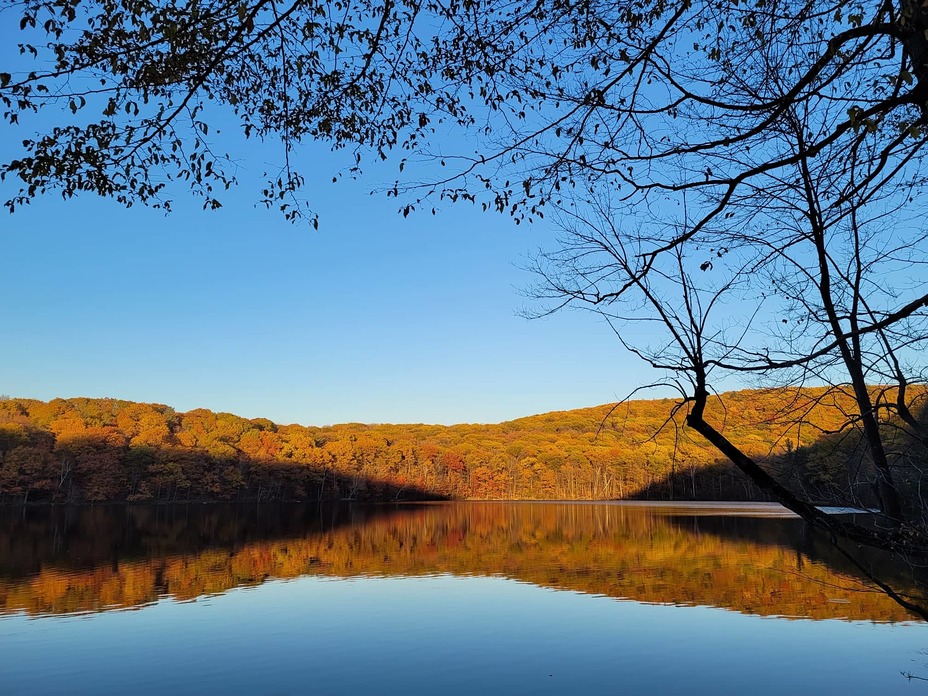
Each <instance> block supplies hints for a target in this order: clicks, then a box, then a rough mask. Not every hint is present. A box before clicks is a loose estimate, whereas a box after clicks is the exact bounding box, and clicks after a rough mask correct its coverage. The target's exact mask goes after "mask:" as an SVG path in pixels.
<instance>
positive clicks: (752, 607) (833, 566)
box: [0, 502, 920, 622]
mask: <svg viewBox="0 0 928 696" xmlns="http://www.w3.org/2000/svg"><path fill="white" fill-rule="evenodd" d="M719 512H720V513H724V512H725V510H724V509H721V508H720V510H719ZM749 514H750V512H747V513H744V514H743V515H742V516H738V517H732V516H726V515H721V516H713V515H711V514H702V515H699V516H698V517H697V516H693V515H691V514H690V515H688V514H686V512H685V511H683V512H682V513H678V514H668V511H667V509H661V508H655V507H650V506H643V505H621V504H571V503H476V502H474V503H432V504H429V503H423V504H401V505H365V504H357V503H356V504H325V505H280V504H261V505H256V504H249V505H183V506H164V505H161V506H103V507H81V508H74V507H58V508H52V507H35V508H27V509H16V508H6V509H4V510H2V511H0V612H2V613H11V612H25V613H27V614H30V615H47V614H62V613H74V612H88V611H101V610H107V609H113V608H127V607H139V606H143V605H146V604H149V603H152V602H155V601H157V600H158V599H159V598H162V597H165V596H169V597H172V598H174V599H177V600H187V599H194V598H196V597H198V596H202V595H208V594H215V593H221V592H226V591H228V590H230V589H233V588H235V587H240V586H247V585H255V584H259V583H261V582H264V581H265V580H267V579H270V578H295V577H299V576H304V575H317V576H327V577H332V578H349V577H358V576H368V575H381V576H424V575H433V574H452V575H458V576H468V575H471V576H474V575H477V576H488V575H492V576H503V577H507V578H511V579H514V580H517V581H521V582H526V583H532V584H535V585H538V586H542V587H549V588H554V589H561V590H572V591H577V592H582V593H588V594H597V595H603V596H608V597H613V598H622V599H631V600H635V601H640V602H653V603H670V604H681V605H711V606H716V607H722V608H726V609H730V610H733V611H739V612H744V613H750V614H759V615H780V616H795V617H808V618H814V619H825V618H839V619H854V620H870V621H881V622H885V621H889V622H895V621H904V620H908V619H911V618H913V617H912V615H911V614H910V613H909V612H907V611H906V610H905V609H904V608H902V607H901V606H900V605H899V604H897V603H896V602H894V601H893V600H892V599H890V598H889V597H887V596H886V595H885V594H884V593H883V592H881V591H879V590H878V589H877V588H875V587H874V586H873V584H872V583H870V582H868V581H867V579H866V577H865V574H863V573H862V572H860V569H859V568H858V567H855V566H854V565H852V564H850V563H849V562H848V561H847V559H846V558H845V557H844V556H842V555H841V554H839V553H837V552H836V551H834V549H833V547H832V549H831V551H829V548H830V546H829V544H828V543H827V542H828V540H827V539H825V538H824V537H822V536H821V535H816V534H813V533H812V532H810V530H809V529H808V528H807V527H805V525H803V524H802V523H801V522H800V521H799V520H797V519H792V518H770V517H766V518H753V517H750V516H745V515H749ZM867 554H869V555H867ZM867 554H865V560H866V562H867V563H868V564H869V565H870V567H872V568H874V569H876V570H878V571H879V572H880V573H881V576H882V577H884V578H887V577H888V578H890V579H891V580H892V581H893V582H894V583H895V584H896V586H898V587H902V588H904V590H905V591H906V592H910V593H915V592H917V591H919V590H920V588H919V587H918V584H919V578H917V577H914V576H913V575H912V573H911V569H910V568H909V567H907V566H905V565H900V564H899V563H898V559H894V558H892V557H890V556H888V555H887V554H882V555H881V554H879V553H878V552H872V553H871V552H867Z"/></svg>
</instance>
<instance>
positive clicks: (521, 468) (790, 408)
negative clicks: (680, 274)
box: [0, 389, 921, 503]
mask: <svg viewBox="0 0 928 696" xmlns="http://www.w3.org/2000/svg"><path fill="white" fill-rule="evenodd" d="M674 403H675V402H674V401H672V400H669V399H662V400H639V401H631V402H628V403H624V404H621V405H619V406H611V405H604V406H597V407H593V408H586V409H578V410H574V411H563V412H553V413H546V414H542V415H537V416H531V417H528V418H520V419H518V420H514V421H509V422H505V423H499V424H493V425H455V426H439V425H421V424H418V425H362V424H354V423H352V424H345V425H335V426H328V427H306V426H300V425H278V424H275V423H272V422H271V421H269V420H266V419H261V418H259V419H251V420H249V419H245V418H241V417H238V416H235V415H232V414H228V413H213V412H211V411H207V410H204V409H196V410H193V411H189V412H186V413H180V412H177V411H175V410H174V409H172V408H170V407H169V406H164V405H160V404H145V403H133V402H128V401H119V400H114V399H85V398H75V399H55V400H53V401H50V402H42V401H36V400H30V399H4V400H2V401H0V500H2V501H4V502H7V503H18V502H39V501H49V502H96V501H165V502H170V501H184V500H233V499H257V500H322V499H390V500H393V499H410V498H478V499H570V500H575V499H612V498H635V497H638V498H648V497H651V498H675V499H683V498H699V499H752V498H758V497H760V496H759V494H758V492H757V491H756V490H755V489H754V488H753V486H752V485H751V484H750V482H749V481H748V480H747V479H746V478H744V477H743V476H742V475H741V474H740V472H738V471H737V470H735V469H734V468H733V467H731V466H729V465H728V464H727V463H726V462H724V461H722V460H721V459H720V457H719V455H718V453H717V452H715V451H714V450H713V449H712V448H711V447H708V446H706V445H705V444H704V443H703V442H701V441H700V439H699V436H698V435H696V434H695V433H692V432H690V431H688V430H687V429H686V428H684V427H682V422H683V419H682V412H681V413H678V414H677V415H676V417H675V418H670V416H671V411H672V409H673V406H674ZM843 405H844V397H842V396H841V395H840V393H826V392H824V391H822V390H805V391H799V390H795V389H783V390H754V391H740V392H730V393H726V394H722V395H721V396H720V397H719V403H718V404H717V408H716V413H717V414H721V416H720V417H717V418H716V421H715V422H716V424H717V426H718V427H720V428H723V429H724V432H725V433H726V434H727V435H728V436H729V437H730V438H731V439H732V440H734V441H735V442H737V443H739V445H740V446H741V447H742V448H743V449H744V450H745V451H747V452H748V453H749V454H751V455H753V456H755V457H757V458H760V459H762V460H763V461H765V462H766V463H767V465H768V466H769V467H771V468H774V469H777V470H778V472H779V474H780V476H781V478H782V479H783V480H786V481H788V482H789V483H790V485H794V486H801V487H803V488H804V490H805V491H806V492H809V491H811V492H812V493H813V494H814V495H815V496H817V497H818V498H819V499H820V500H829V501H833V502H845V499H846V498H847V494H848V492H849V491H855V492H856V495H857V496H858V497H863V498H866V495H867V487H868V483H867V477H868V472H867V467H866V465H865V464H863V463H861V461H860V457H859V454H858V453H857V449H856V446H855V442H856V441H857V440H856V439H855V437H856V436H855V434H854V431H853V429H852V428H851V429H847V428H845V429H844V430H843V431H841V432H840V433H838V434H837V435H836V434H834V431H838V430H840V429H841V427H842V426H843V425H845V420H846V419H845V416H844V415H843V413H844V409H843V408H842V407H843ZM900 451H904V452H905V453H906V456H909V457H911V456H913V452H916V450H915V449H913V448H912V447H909V446H905V447H901V448H900ZM918 452H919V453H920V452H921V450H918Z"/></svg>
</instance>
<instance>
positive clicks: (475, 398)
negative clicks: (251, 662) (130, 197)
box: [0, 21, 655, 424]
mask: <svg viewBox="0 0 928 696" xmlns="http://www.w3.org/2000/svg"><path fill="white" fill-rule="evenodd" d="M19 40H21V38H20V36H19V33H18V31H17V30H16V28H15V27H13V26H12V25H11V24H10V22H9V21H5V22H4V23H3V25H2V26H0V58H2V60H3V61H4V65H9V64H11V63H12V64H15V63H16V62H17V61H18V60H20V59H19V58H17V57H16V54H17V53H18V51H17V50H16V48H15V46H16V42H17V41H19ZM7 69H9V68H7ZM14 69H15V68H14ZM55 108H57V107H55ZM48 111H49V112H50V113H49V114H48V116H43V117H40V118H39V120H37V121H36V120H32V121H29V120H26V121H25V123H24V124H23V125H21V126H19V127H10V126H9V125H7V124H4V123H0V157H8V156H10V154H11V153H15V152H16V151H17V150H16V147H17V144H18V143H19V141H21V140H22V139H23V138H25V137H29V136H31V135H32V134H33V133H34V132H35V130H36V128H41V126H42V124H43V122H45V123H47V120H46V119H48V118H49V117H52V118H54V116H55V112H54V111H52V110H51V109H49V110H48ZM61 113H65V112H64V111H62V112H61ZM225 126H226V128H225V131H226V134H228V133H229V132H231V131H234V130H235V128H234V127H233V124H232V123H227V124H225ZM214 137H215V136H214ZM219 137H222V138H224V137H227V135H223V136H219ZM232 145H233V147H234V148H235V149H234V150H233V154H235V155H240V156H241V165H242V171H241V173H240V174H241V178H242V180H243V185H242V186H241V187H240V188H238V189H237V190H234V191H233V192H231V194H230V195H226V196H224V197H223V201H224V203H225V207H224V208H223V209H222V210H220V211H216V212H204V211H202V210H201V208H200V203H199V202H198V201H197V200H195V199H191V198H189V197H185V193H184V191H183V190H182V189H181V190H177V191H176V192H175V193H176V209H175V212H174V213H172V214H171V215H168V216H165V215H164V214H163V213H162V212H160V211H156V210H150V209H146V208H144V207H141V206H136V207H133V208H132V209H129V210H126V209H124V208H122V207H121V206H119V204H117V203H116V202H114V201H109V200H102V199H98V198H96V197H94V196H84V197H81V198H78V199H75V200H71V201H67V202H64V201H62V200H61V198H60V196H58V195H50V196H48V197H46V198H43V199H39V200H37V201H35V202H34V203H33V204H32V205H31V206H28V207H25V208H22V209H20V210H18V211H17V212H16V213H14V214H12V215H10V214H9V213H7V212H6V211H5V210H0V250H2V253H0V266H2V272H3V284H2V288H3V300H2V302H0V326H2V327H3V340H2V341H0V394H6V395H10V396H21V397H32V398H39V399H51V398H55V397H59V396H60V397H71V396H90V397H103V396H108V397H115V398H121V399H129V400H134V401H147V402H159V403H166V404H169V405H171V406H173V407H175V408H177V409H179V410H188V409H192V408H196V407H205V408H209V409H213V410H222V411H230V412H233V413H237V414H240V415H243V416H247V417H258V416H262V417H267V418H271V419H273V420H275V421H278V422H298V423H303V424H329V423H337V422H346V421H362V422H431V423H455V422H497V421H500V420H506V419H510V418H516V417H520V416H525V415H531V414H534V413H540V412H544V411H550V410H560V409H569V408H576V407H582V406H592V405H595V404H600V403H605V402H610V401H615V400H617V399H620V398H624V397H625V396H626V395H627V394H628V392H629V391H631V390H632V389H634V388H635V387H637V386H639V385H641V384H643V383H645V382H648V381H650V380H652V379H654V378H655V375H654V374H653V373H652V372H651V371H650V370H649V369H648V368H647V367H646V366H644V365H643V364H642V363H640V362H639V361H638V360H637V359H636V358H634V357H633V356H631V355H629V354H627V353H625V352H624V351H623V350H622V348H621V345H620V344H619V342H618V341H617V340H616V338H615V336H614V335H613V334H612V331H611V329H610V328H609V327H608V326H607V325H606V324H604V323H602V322H601V321H600V320H598V319H597V318H596V317H595V316H594V315H592V314H589V313H585V312H561V313H560V314H557V315H555V316H553V317H551V318H548V319H544V320H532V321H529V320H526V319H524V318H522V317H521V316H519V315H518V314H517V312H518V310H519V308H520V307H522V306H523V305H524V304H525V303H526V300H525V298H524V297H523V295H522V291H523V290H524V289H525V288H526V287H527V286H529V285H530V284H531V283H532V280H533V279H532V276H531V275H530V274H529V273H527V272H526V271H524V270H521V268H520V265H524V263H525V261H526V257H527V255H528V254H530V253H532V252H533V251H534V250H536V249H537V248H538V247H543V246H545V245H546V244H548V243H549V242H550V239H551V237H552V230H551V229H550V228H549V227H548V226H547V225H545V224H536V225H534V226H529V225H522V226H520V227H518V226H516V225H514V224H513V222H512V221H511V220H510V219H509V218H507V217H504V216H500V215H498V214H495V213H489V214H486V213H479V212H477V211H476V210H474V209H472V208H471V206H470V204H457V205H451V206H449V207H446V208H444V209H443V210H442V211H441V212H440V214H439V215H438V216H436V217H433V216H431V215H429V214H427V213H415V214H413V215H411V216H410V217H409V218H407V219H404V218H403V217H402V216H401V215H400V214H398V212H397V206H398V204H397V202H396V201H395V200H388V199H386V198H385V197H384V196H382V195H378V196H370V195H368V191H369V190H370V189H371V188H373V187H376V186H378V185H380V184H383V183H384V182H385V181H389V180H390V178H391V177H393V176H394V172H395V171H396V169H395V168H396V162H390V163H389V168H387V169H383V170H380V171H378V172H374V173H372V174H371V176H370V177H369V178H366V179H364V180H363V181H361V182H352V181H340V182H339V183H337V184H333V183H332V176H333V173H335V172H336V171H337V170H338V169H339V168H340V167H341V166H342V165H343V163H344V158H339V157H335V156H333V155H332V154H331V153H329V152H328V151H327V149H326V148H324V147H323V146H320V145H315V144H310V145H307V146H306V148H305V149H303V150H301V151H300V153H298V159H299V161H300V162H301V163H302V168H303V172H304V173H305V174H307V179H308V191H307V193H308V195H309V197H310V198H311V199H312V201H313V208H314V209H315V210H316V211H317V212H318V213H319V214H320V216H321V226H320V229H319V231H313V230H312V229H311V228H310V227H309V226H308V225H305V224H304V225H302V226H293V225H291V224H290V223H288V222H286V221H285V220H284V219H283V217H282V216H281V215H279V214H277V213H275V212H273V211H267V210H265V209H263V208H261V207H256V206H255V202H256V201H257V200H258V198H259V185H258V184H257V183H256V179H257V178H258V177H260V175H261V172H262V171H263V169H264V168H265V166H266V165H265V163H267V162H275V161H276V162H279V161H280V159H281V157H280V154H281V153H280V149H279V147H275V146H273V145H266V146H261V145H259V144H256V143H254V142H251V143H248V144H247V145H245V146H244V148H241V147H240V146H241V145H242V143H240V142H234V141H233V143H232ZM409 172H410V167H409V166H408V167H407V173H409ZM415 173H416V172H413V174H415ZM13 190H14V186H13V185H11V183H10V182H6V183H5V184H0V196H2V198H3V200H6V199H7V198H8V197H9V195H10V193H11V192H12V191H13Z"/></svg>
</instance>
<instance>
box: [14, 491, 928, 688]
mask: <svg viewBox="0 0 928 696" xmlns="http://www.w3.org/2000/svg"><path fill="white" fill-rule="evenodd" d="M861 558H862V562H863V564H864V565H865V567H867V568H869V569H871V570H872V571H873V572H875V573H878V574H879V576H880V577H881V579H883V580H886V581H890V582H892V583H893V584H894V586H895V587H897V588H901V589H902V590H903V591H912V592H914V591H917V590H918V587H917V585H918V581H917V579H912V578H911V573H910V569H904V568H896V567H894V565H893V562H892V559H890V558H886V557H882V556H880V555H879V554H865V555H864V556H863V557H861ZM901 672H906V673H911V674H914V675H918V676H921V677H928V626H926V625H925V624H923V623H922V622H920V621H918V620H916V619H915V618H914V617H912V616H910V615H909V614H908V613H907V612H906V611H905V610H904V609H902V608H901V607H900V606H899V605H898V604H896V603H895V602H893V601H892V600H891V599H889V598H888V597H886V596H885V595H884V594H883V593H882V592H879V591H876V590H875V589H874V588H873V587H871V586H870V585H869V584H868V583H867V582H866V580H864V579H863V578H862V574H861V571H860V570H859V569H858V568H855V567H854V566H853V565H851V564H850V563H849V562H848V561H847V559H845V558H844V557H843V556H841V555H840V554H839V553H838V552H837V551H836V550H835V549H834V548H833V547H831V546H830V545H828V544H827V543H825V542H824V541H823V540H822V539H821V538H819V537H818V536H816V535H814V534H810V533H809V531H808V530H807V529H805V528H804V526H803V525H802V524H801V522H800V521H799V520H796V519H794V518H791V517H790V516H788V515H784V514H783V511H782V510H781V509H779V508H776V507H773V506H743V505H742V506H724V507H718V506H716V507H693V506H647V505H622V504H582V503H579V504H548V503H545V504H542V503H447V504H445V503H442V504H433V505H408V506H368V507H364V506H351V507H347V506H341V507H339V506H330V507H310V506H275V507H271V506H260V507H256V506H249V507H223V506H183V507H173V508H172V507H153V508H148V507H102V508H86V509H54V510H53V509H38V508H36V509H27V510H21V509H20V510H13V509H6V510H0V692H2V693H4V694H6V693H10V694H18V693H29V694H48V693H62V694H63V693H93V694H108V693H113V694H117V693H118V694H122V693H126V692H129V691H131V692H134V693H142V694H147V693H197V694H199V693H215V692H229V693H324V694H328V693H345V694H351V693H381V694H386V693H395V694H407V693H491V694H495V693H500V694H503V693H505V694H512V693H567V692H573V693H583V692H585V693H594V692H595V693H603V692H606V693H644V692H651V693H662V694H664V693H668V694H670V693H681V694H683V693H685V694H693V693H707V694H709V693H711V694H743V693H749V692H750V693H761V694H766V693H770V694H782V693H832V692H836V693H841V694H856V693H860V694H896V693H900V694H902V693H904V694H925V693H928V682H925V681H920V680H909V679H906V678H905V677H904V676H902V674H901Z"/></svg>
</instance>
